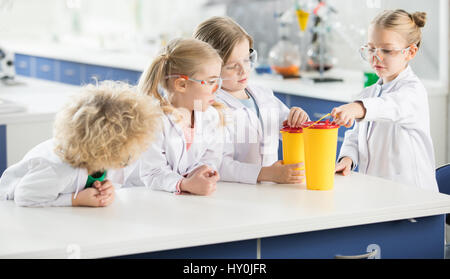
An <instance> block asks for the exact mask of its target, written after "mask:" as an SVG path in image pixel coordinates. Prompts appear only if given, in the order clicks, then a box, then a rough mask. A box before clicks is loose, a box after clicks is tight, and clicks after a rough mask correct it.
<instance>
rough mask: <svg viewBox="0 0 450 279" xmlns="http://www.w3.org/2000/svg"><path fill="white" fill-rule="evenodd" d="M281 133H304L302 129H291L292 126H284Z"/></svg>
mask: <svg viewBox="0 0 450 279" xmlns="http://www.w3.org/2000/svg"><path fill="white" fill-rule="evenodd" d="M280 131H281V132H288V133H303V128H302V127H298V128H297V127H291V126H284V127H283V128H282V129H281V130H280Z"/></svg>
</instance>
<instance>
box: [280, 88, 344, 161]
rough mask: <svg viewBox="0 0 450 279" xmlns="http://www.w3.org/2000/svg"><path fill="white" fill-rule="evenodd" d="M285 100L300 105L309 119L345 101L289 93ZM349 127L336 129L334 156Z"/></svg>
mask: <svg viewBox="0 0 450 279" xmlns="http://www.w3.org/2000/svg"><path fill="white" fill-rule="evenodd" d="M278 95H280V93H278ZM288 97H289V98H288V100H287V104H288V106H289V107H301V108H302V109H303V110H304V111H306V112H307V113H308V115H309V117H310V118H311V120H318V119H319V118H321V117H322V116H324V115H325V114H327V113H329V112H331V110H332V109H333V108H335V107H338V106H341V105H343V104H345V103H343V102H335V101H328V100H322V99H316V98H309V97H303V96H295V95H289V96H288ZM348 129H351V128H345V127H340V128H339V131H338V143H337V152H336V158H337V156H338V155H339V151H340V150H341V146H342V143H343V141H344V136H345V132H346V131H347V130H348Z"/></svg>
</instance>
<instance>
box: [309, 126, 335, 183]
mask: <svg viewBox="0 0 450 279" xmlns="http://www.w3.org/2000/svg"><path fill="white" fill-rule="evenodd" d="M313 123H314V122H313V121H310V122H305V123H303V127H304V128H303V137H304V146H305V147H304V148H305V167H306V188H307V189H309V190H332V189H333V186H334V170H335V167H336V165H335V164H336V150H337V138H338V129H339V125H336V124H332V123H330V121H329V120H326V121H320V122H318V123H316V124H315V125H313V126H311V127H308V126H309V125H311V124H313ZM306 127H308V128H306Z"/></svg>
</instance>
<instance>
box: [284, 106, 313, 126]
mask: <svg viewBox="0 0 450 279" xmlns="http://www.w3.org/2000/svg"><path fill="white" fill-rule="evenodd" d="M308 119H309V116H308V114H307V113H306V112H305V111H304V110H302V109H301V108H299V107H292V108H291V111H290V112H289V115H288V118H287V120H285V121H284V122H283V125H284V126H286V125H288V126H290V127H300V125H301V124H303V123H304V122H306V121H308Z"/></svg>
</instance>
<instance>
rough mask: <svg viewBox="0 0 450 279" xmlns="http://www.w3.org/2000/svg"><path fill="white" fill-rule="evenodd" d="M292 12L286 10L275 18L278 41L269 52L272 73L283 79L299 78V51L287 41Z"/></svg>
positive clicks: (292, 16)
mask: <svg viewBox="0 0 450 279" xmlns="http://www.w3.org/2000/svg"><path fill="white" fill-rule="evenodd" d="M292 12H293V10H287V11H285V12H284V13H282V14H280V15H278V16H277V19H278V22H279V29H278V30H279V34H280V40H279V41H278V43H277V44H275V46H273V47H272V49H271V50H270V52H269V63H270V65H271V67H272V69H273V71H274V72H276V73H278V74H280V75H282V76H283V77H284V78H292V77H300V66H301V58H300V50H299V48H298V46H297V45H296V44H294V43H292V42H291V41H290V39H289V37H290V34H289V26H290V25H291V24H292V20H293V18H294V15H293V14H292Z"/></svg>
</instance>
